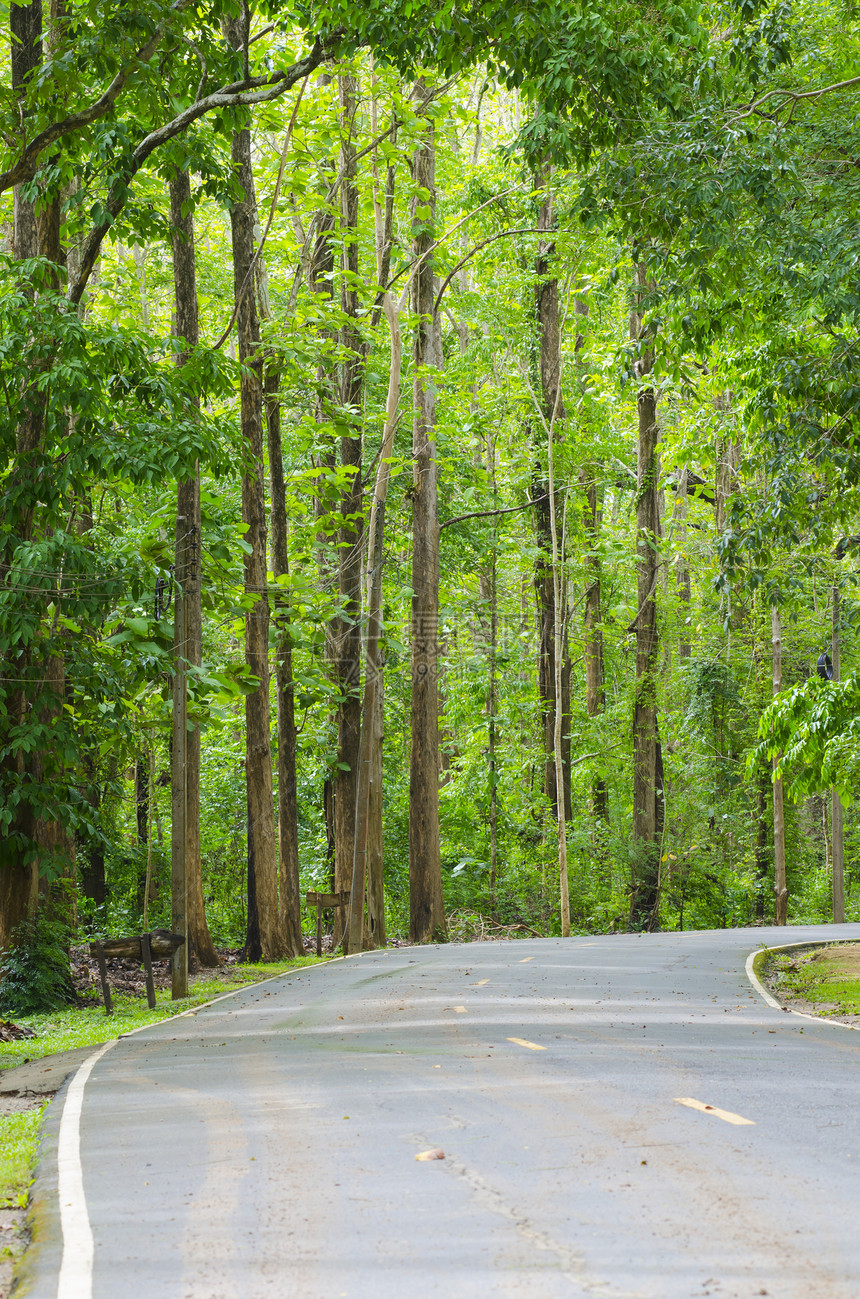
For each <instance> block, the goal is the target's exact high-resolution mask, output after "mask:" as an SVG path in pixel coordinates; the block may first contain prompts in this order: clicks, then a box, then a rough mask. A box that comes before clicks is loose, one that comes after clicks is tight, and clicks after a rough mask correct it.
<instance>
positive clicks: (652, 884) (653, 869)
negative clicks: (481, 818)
mask: <svg viewBox="0 0 860 1299" xmlns="http://www.w3.org/2000/svg"><path fill="white" fill-rule="evenodd" d="M648 287H649V286H648V282H647V277H646V272H645V268H644V266H639V267H638V268H637V288H636V290H635V296H636V303H635V306H634V309H633V311H632V312H631V334H632V336H633V337H634V338H641V333H642V318H641V305H642V297H643V296H644V294H645V293H646V292H647V290H648ZM653 363H654V358H653V352H652V351H651V350H650V349H649V348H648V347H647V346H644V347H643V348H642V350H641V353H640V359H639V361H638V362H637V372H638V376H639V378H640V380H641V379H644V378H645V377H646V376H647V375H648V374H650V372H651V368H652V366H653ZM637 407H638V456H637V460H638V471H637V503H636V559H637V609H638V612H637V614H636V618H635V619H634V623H635V626H634V628H633V630H634V631H635V634H636V686H635V696H634V705H633V843H634V861H633V878H632V888H631V894H630V924H631V927H632V928H634V929H653V928H656V927H657V926H658V924H659V907H660V845H661V841H662V837H663V761H662V753H661V749H660V732H659V726H658V720H657V670H658V662H659V652H660V639H659V633H658V629H657V599H656V591H657V577H658V572H659V550H658V547H659V542H660V516H659V499H658V483H659V477H660V461H659V454H658V445H659V438H660V429H659V424H658V422H657V394H656V392H655V390H654V388H653V387H652V386H651V385H650V384H649V385H647V386H643V387H640V389H639V395H638V400H637Z"/></svg>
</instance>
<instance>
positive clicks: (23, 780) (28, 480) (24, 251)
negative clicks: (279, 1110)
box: [0, 0, 75, 947]
mask: <svg viewBox="0 0 860 1299" xmlns="http://www.w3.org/2000/svg"><path fill="white" fill-rule="evenodd" d="M9 22H10V38H11V71H12V90H13V94H15V95H16V97H17V98H19V99H21V100H23V98H24V96H25V95H26V92H27V86H28V83H29V82H30V81H31V79H32V78H33V77H34V76H35V74H36V73H37V71H38V69H39V68H40V66H41V65H42V61H43V43H42V35H43V13H42V5H41V2H40V0H35V3H33V4H29V5H13V6H11V8H10V13H9ZM48 35H49V39H50V37H51V30H50V29H49V33H48ZM22 112H23V108H22ZM46 161H47V160H46ZM12 251H13V256H14V257H15V258H16V259H17V260H22V259H27V258H33V257H37V256H42V257H45V258H47V259H48V260H49V261H52V262H54V263H56V264H57V265H60V264H62V261H63V252H62V248H61V245H60V202H59V194H58V193H57V192H55V191H53V190H49V189H45V191H44V192H43V194H42V196H41V199H40V201H39V203H38V204H35V203H34V202H33V200H32V199H31V198H30V197H26V196H25V194H24V191H23V188H22V187H21V186H16V187H15V189H14V192H13V235H12ZM59 283H60V277H59V274H57V275H55V276H54V284H55V286H56V287H59ZM49 364H50V363H49V362H48V361H41V362H36V363H35V364H34V367H33V372H32V377H31V381H30V393H29V396H30V398H31V400H30V402H29V404H28V410H27V413H26V414H25V415H24V417H23V419H22V420H21V423H20V425H19V427H18V429H17V437H16V448H15V450H16V463H15V469H14V471H13V474H12V475H11V476H10V477H9V478H7V480H6V488H7V499H9V500H14V499H15V495H16V492H15V490H14V486H15V485H24V484H27V485H28V489H29V490H28V492H27V493H22V499H21V502H20V503H19V504H18V506H17V508H15V509H14V513H12V512H10V513H7V517H6V519H5V522H6V523H7V526H8V534H7V538H8V539H7V541H6V542H5V543H4V545H3V550H2V553H0V562H2V563H3V564H8V563H9V562H10V561H11V559H12V555H13V553H14V550H15V548H16V547H17V546H18V545H19V544H20V543H26V542H27V541H29V540H30V539H31V538H32V536H33V532H34V526H35V525H36V493H37V492H38V490H39V487H38V482H39V479H40V478H41V477H42V471H41V470H39V471H38V472H34V467H33V465H32V460H33V458H34V456H35V455H36V454H37V452H38V448H39V444H40V442H41V439H42V434H43V429H44V420H45V414H46V411H47V403H48V395H47V385H41V384H40V383H39V376H40V372H43V371H45V370H46V369H47V368H48V366H49ZM10 488H12V490H11V491H10V490H9V489H10ZM47 613H48V611H47V609H45V610H44V616H46V617H47ZM46 644H49V645H50V648H49V649H47V650H44V649H43V650H42V651H41V654H40V651H39V648H38V647H27V648H20V647H17V646H16V647H14V648H13V649H12V650H11V651H10V653H9V654H8V655H7V656H4V657H5V663H4V664H2V665H0V666H2V667H3V668H5V669H6V670H4V671H3V672H2V673H0V675H2V676H3V677H5V678H8V679H10V680H8V681H7V685H8V684H12V683H13V682H20V681H22V680H23V681H28V684H27V685H21V686H20V687H19V686H17V685H14V684H13V688H12V690H10V691H9V693H8V695H6V698H5V701H4V703H5V708H4V712H5V713H6V715H7V716H8V717H9V718H11V719H14V720H15V721H16V722H17V723H18V724H19V725H21V724H24V723H25V721H26V718H27V716H28V715H30V716H32V717H39V718H40V719H41V721H42V723H43V724H44V725H47V726H49V725H51V724H53V722H54V721H55V720H56V719H57V718H58V716H59V715H60V713H61V710H62V707H63V703H64V700H65V693H66V674H65V660H64V656H63V653H62V651H61V649H60V646H61V644H62V635H61V634H60V635H57V634H56V619H55V621H54V628H53V632H52V633H51V634H50V635H49V636H48V637H47V638H46ZM28 679H29V680H28ZM5 694H6V691H5V688H4V686H3V684H2V683H0V697H2V696H3V695H5ZM62 778H63V776H62V759H61V757H59V756H58V755H57V754H55V753H49V752H44V751H35V752H31V753H28V754H26V755H25V754H23V753H18V754H16V755H14V756H11V757H9V758H7V759H4V761H3V763H2V766H0V779H2V782H3V784H6V782H7V781H8V782H10V783H11V785H12V786H14V787H16V794H19V795H23V798H22V800H21V803H20V804H19V807H20V810H19V812H18V813H17V815H16V817H15V818H14V820H13V822H12V825H11V827H10V831H9V833H8V834H7V836H5V838H4V841H3V842H0V946H4V947H8V946H9V945H10V942H11V939H12V936H13V934H14V933H15V931H16V929H17V927H18V925H19V924H20V923H21V922H22V921H23V920H26V919H28V918H29V917H31V916H32V915H34V914H35V912H36V909H37V907H38V905H39V896H40V893H41V895H42V900H43V904H45V903H47V904H49V908H50V912H51V914H52V915H53V916H54V917H55V918H60V919H63V920H65V921H67V922H70V923H73V921H74V911H75V908H74V843H73V840H72V838H71V836H70V835H69V834H68V832H67V831H66V830H65V829H64V828H63V827H62V826H61V824H60V823H59V822H58V821H57V820H55V819H49V818H46V817H43V816H41V815H39V810H38V803H33V802H31V801H30V799H29V798H28V790H34V791H38V790H39V788H40V787H42V786H43V784H44V782H46V781H47V780H51V779H62ZM42 867H45V868H46V872H45V873H44V877H43V878H42V880H41V881H40V873H41V870H42ZM49 875H54V876H55V878H56V885H55V886H54V885H49V884H48V882H47V881H48V877H49Z"/></svg>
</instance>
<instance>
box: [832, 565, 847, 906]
mask: <svg viewBox="0 0 860 1299" xmlns="http://www.w3.org/2000/svg"><path fill="white" fill-rule="evenodd" d="M840 622H841V611H840V608H839V587H838V586H836V585H835V584H834V587H833V642H832V645H831V648H830V657H831V659H832V661H833V680H834V681H838V680H839V679H840V673H841V667H842V664H841V657H840V656H841V653H842V645H841V627H840ZM831 820H832V828H831V845H832V847H831V860H832V862H833V923H834V925H843V924H844V923H845V843H844V835H843V825H842V799H841V798H840V797H839V791H838V790H836V789H834V790H833V807H832V818H831Z"/></svg>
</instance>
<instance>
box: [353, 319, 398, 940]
mask: <svg viewBox="0 0 860 1299" xmlns="http://www.w3.org/2000/svg"><path fill="white" fill-rule="evenodd" d="M383 308H384V310H385V315H386V318H387V320H388V326H389V329H390V332H391V367H390V371H389V378H388V398H387V401H386V407H385V427H384V429H383V433H382V447H381V449H380V453H379V463H378V466H377V470H376V483H375V485H374V491H373V503H372V505H371V510H370V524H369V527H368V546H367V567H368V580H367V588H368V594H367V636H366V642H365V668H364V699H363V702H362V710H361V744H360V750H359V762H358V777H357V782H356V804H355V849H354V854H353V869H352V881H351V888H352V901H351V904H350V913H349V935H348V939H349V941H348V946H349V950H350V951H353V952H355V951H360V950H361V945H362V941H363V934H364V923H363V916H364V897H365V892H366V893H367V909H368V928H369V938H370V941H371V943H372V944H373V945H374V946H377V947H378V946H383V945H384V943H385V903H384V896H383V881H382V834H381V832H382V818H381V812H382V788H381V786H382V735H381V721H382V710H381V703H380V701H381V699H382V688H383V662H382V645H381V633H382V616H381V615H382V565H383V539H384V530H385V502H386V498H387V496H388V484H389V480H390V478H391V463H390V460H391V454H392V450H393V447H394V430H395V428H396V426H397V410H398V407H399V404H400V380H401V368H402V343H401V337H400V318H399V312H398V309H397V305H396V303H395V302H394V300H393V298H392V297H391V295H390V294H388V293H386V294H385V297H384V299H383ZM374 786H375V788H374Z"/></svg>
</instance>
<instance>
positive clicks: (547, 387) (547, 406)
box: [533, 164, 571, 820]
mask: <svg viewBox="0 0 860 1299" xmlns="http://www.w3.org/2000/svg"><path fill="white" fill-rule="evenodd" d="M549 177H550V167H549V165H548V164H547V165H545V166H544V167H543V168H542V169H541V170H539V171H537V172H536V173H535V186H536V187H537V188H541V187H543V188H544V195H543V198H542V200H541V203H540V207H539V210H538V218H537V225H538V228H539V229H540V230H545V231H547V233H548V234H549V232H550V231H551V230H552V229H553V226H554V217H553V211H552V196H551V193H550V191H549V186H548V182H549ZM554 252H555V242H554V240H552V239H551V238H547V239H545V240H542V241H541V244H540V246H539V249H538V254H537V259H536V262H535V328H536V333H537V348H538V358H537V359H538V371H539V374H538V377H539V381H540V401H541V414H542V416H543V421H542V427H543V428H546V427H547V426H549V425H550V423H552V422H561V421H563V420H564V418H565V410H564V402H563V400H562V396H561V341H560V335H559V318H558V311H559V306H558V280H557V279H556V277H555V276H554V275H552V274H551V272H550V263H551V260H552V257H553V255H554ZM533 499H534V501H535V526H536V530H537V545H538V559H537V562H536V565H535V593H536V596H537V606H538V622H539V630H540V647H539V659H538V690H539V694H540V700H541V712H542V716H543V732H544V791H545V793H546V796H547V798H548V799H549V800H550V803H551V804H552V806H553V809H554V810H555V811H556V815H557V801H558V800H557V798H556V791H557V789H558V783H557V772H556V762H555V732H556V724H555V718H556V712H557V711H558V707H557V702H558V701H560V711H561V714H562V731H561V737H562V738H561V745H562V789H563V791H564V798H563V800H562V802H563V805H564V814H565V818H566V820H570V817H571V806H570V661H569V658H568V656H567V655H566V654H565V652H564V644H563V643H562V647H561V652H562V654H563V656H564V661H563V663H562V665H561V670H560V671H559V672H556V665H555V652H556V637H555V626H556V621H557V619H556V610H555V606H554V601H555V583H554V578H553V571H552V562H553V561H552V555H553V546H554V541H553V537H552V519H553V514H554V512H557V510H558V502H557V501H552V502H551V501H550V499H549V483H548V479H547V476H546V475H545V474H544V472H543V469H542V468H541V467H540V465H538V468H537V471H536V474H535V481H534V485H533ZM561 615H562V617H561V621H562V622H565V621H566V618H565V611H564V610H562V611H561ZM557 690H560V691H561V693H560V694H558V693H557Z"/></svg>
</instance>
